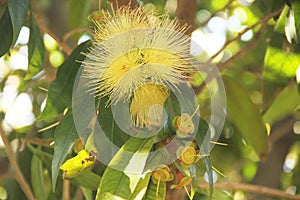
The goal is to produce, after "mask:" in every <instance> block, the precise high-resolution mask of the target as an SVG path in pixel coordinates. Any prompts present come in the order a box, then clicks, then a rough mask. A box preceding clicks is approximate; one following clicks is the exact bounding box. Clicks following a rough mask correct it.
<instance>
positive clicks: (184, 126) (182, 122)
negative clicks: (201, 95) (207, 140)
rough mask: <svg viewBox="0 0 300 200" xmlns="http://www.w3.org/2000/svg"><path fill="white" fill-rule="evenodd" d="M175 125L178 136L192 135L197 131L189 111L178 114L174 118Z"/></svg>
mask: <svg viewBox="0 0 300 200" xmlns="http://www.w3.org/2000/svg"><path fill="white" fill-rule="evenodd" d="M173 126H174V127H175V130H176V133H177V136H178V137H180V138H187V137H190V136H191V135H192V134H193V133H194V131H195V126H194V123H193V120H192V117H191V116H190V115H189V114H188V113H182V115H180V116H176V117H175V118H174V119H173Z"/></svg>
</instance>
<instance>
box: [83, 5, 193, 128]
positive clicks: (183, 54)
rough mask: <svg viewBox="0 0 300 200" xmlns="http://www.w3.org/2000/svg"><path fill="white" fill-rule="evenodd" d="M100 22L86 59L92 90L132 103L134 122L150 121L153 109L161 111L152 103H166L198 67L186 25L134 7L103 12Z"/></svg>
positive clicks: (145, 123) (113, 101) (85, 74)
mask: <svg viewBox="0 0 300 200" xmlns="http://www.w3.org/2000/svg"><path fill="white" fill-rule="evenodd" d="M95 24H96V30H95V34H94V39H93V42H92V47H91V48H90V52H89V53H88V54H86V59H85V61H84V62H83V66H84V70H83V77H84V78H86V80H87V86H88V87H89V90H90V91H92V92H95V94H96V96H97V97H100V98H101V97H104V96H108V97H109V101H108V102H107V103H108V105H109V104H116V103H118V102H127V103H129V102H131V104H130V112H131V118H132V119H133V120H134V122H135V124H136V125H137V126H141V127H143V126H148V125H149V123H150V121H151V120H152V117H151V116H150V115H149V112H152V115H153V116H156V115H159V112H160V110H159V109H153V108H152V109H151V107H152V106H153V105H161V106H162V105H163V104H164V102H165V100H166V98H167V97H168V95H169V93H170V90H171V89H172V90H176V89H178V85H179V84H180V83H182V82H185V81H186V79H187V78H188V76H189V75H190V74H191V72H193V71H194V70H193V68H192V66H191V64H190V61H191V58H190V54H189V52H190V46H189V41H190V40H189V37H188V36H186V35H185V34H184V32H185V30H186V27H185V26H184V27H182V26H180V25H179V23H178V21H177V20H176V19H175V20H170V19H168V17H167V16H166V15H164V16H160V17H158V16H157V15H155V13H146V12H144V11H143V9H142V8H141V7H139V8H135V9H131V8H130V7H129V6H125V7H121V8H119V9H118V10H116V11H113V12H112V13H110V12H106V11H103V14H102V17H101V19H99V20H98V21H95ZM153 112H154V113H153ZM155 112H157V113H156V114H155ZM154 118H155V119H157V117H154ZM150 119H151V120H150Z"/></svg>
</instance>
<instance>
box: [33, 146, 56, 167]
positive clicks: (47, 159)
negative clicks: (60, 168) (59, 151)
mask: <svg viewBox="0 0 300 200" xmlns="http://www.w3.org/2000/svg"><path fill="white" fill-rule="evenodd" d="M27 147H28V149H29V150H30V151H31V152H32V153H33V154H34V155H35V156H37V157H38V158H39V159H40V160H41V161H42V162H43V164H44V166H45V167H46V168H48V169H49V170H50V169H51V162H52V159H53V156H52V155H51V154H49V153H47V152H44V151H42V150H41V149H39V148H34V147H33V146H32V145H31V144H29V143H27Z"/></svg>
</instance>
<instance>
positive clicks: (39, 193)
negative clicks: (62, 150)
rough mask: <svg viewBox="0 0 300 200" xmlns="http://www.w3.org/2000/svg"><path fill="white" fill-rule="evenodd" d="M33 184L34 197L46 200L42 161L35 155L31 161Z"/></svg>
mask: <svg viewBox="0 0 300 200" xmlns="http://www.w3.org/2000/svg"><path fill="white" fill-rule="evenodd" d="M31 184H32V188H33V192H34V196H35V197H36V198H37V199H38V200H46V199H47V196H46V190H45V182H44V175H43V166H42V161H41V160H40V159H39V158H38V156H36V155H33V156H32V159H31Z"/></svg>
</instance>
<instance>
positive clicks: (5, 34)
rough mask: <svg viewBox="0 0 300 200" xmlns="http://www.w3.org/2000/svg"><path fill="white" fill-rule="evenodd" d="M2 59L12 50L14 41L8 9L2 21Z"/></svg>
mask: <svg viewBox="0 0 300 200" xmlns="http://www.w3.org/2000/svg"><path fill="white" fill-rule="evenodd" d="M0 27H1V28H0V38H1V40H0V47H1V48H0V57H1V56H3V55H4V54H5V53H6V52H7V51H8V50H9V48H10V46H11V44H12V41H13V27H12V24H11V18H10V15H9V11H8V9H6V10H5V12H4V14H3V15H2V17H1V19H0Z"/></svg>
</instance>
